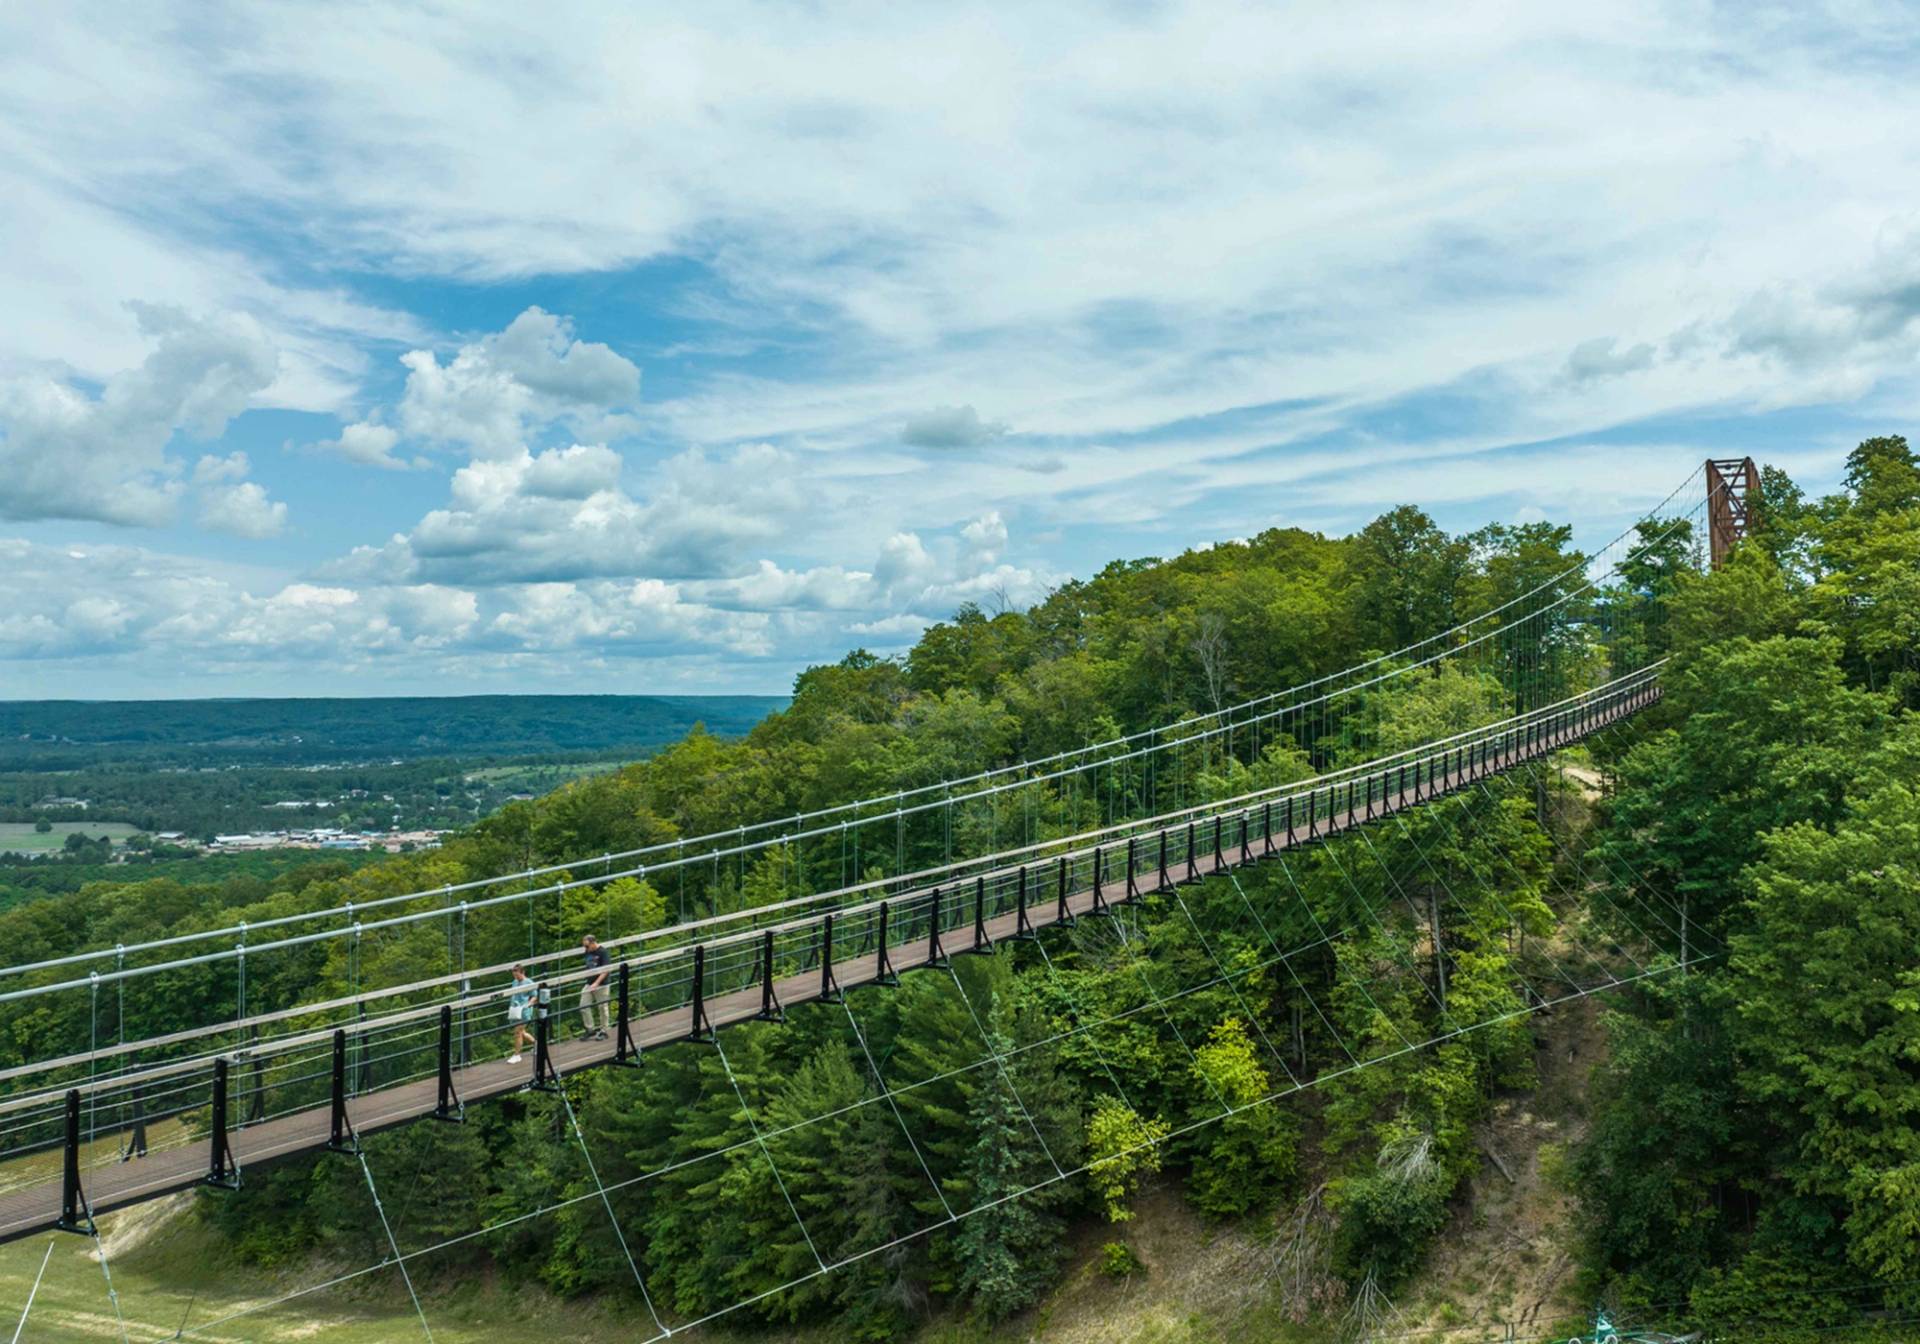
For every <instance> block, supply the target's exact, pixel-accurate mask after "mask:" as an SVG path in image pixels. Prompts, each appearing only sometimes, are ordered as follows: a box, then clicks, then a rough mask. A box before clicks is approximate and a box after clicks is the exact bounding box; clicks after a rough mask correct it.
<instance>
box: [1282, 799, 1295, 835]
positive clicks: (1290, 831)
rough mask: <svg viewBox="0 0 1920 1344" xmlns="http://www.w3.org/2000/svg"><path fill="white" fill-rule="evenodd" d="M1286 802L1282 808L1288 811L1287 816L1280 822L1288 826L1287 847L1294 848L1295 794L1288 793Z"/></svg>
mask: <svg viewBox="0 0 1920 1344" xmlns="http://www.w3.org/2000/svg"><path fill="white" fill-rule="evenodd" d="M1285 802H1286V806H1285V807H1284V808H1282V809H1281V810H1282V811H1283V812H1285V813H1286V817H1285V820H1283V821H1282V822H1281V823H1280V824H1281V825H1282V826H1284V827H1286V831H1287V848H1288V849H1292V848H1293V795H1292V794H1288V795H1287V796H1286V799H1285Z"/></svg>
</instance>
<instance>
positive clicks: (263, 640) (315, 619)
mask: <svg viewBox="0 0 1920 1344" xmlns="http://www.w3.org/2000/svg"><path fill="white" fill-rule="evenodd" d="M0 564H4V565H5V566H6V568H7V572H8V573H9V575H11V576H13V577H14V578H15V579H16V581H17V583H18V585H19V587H20V589H21V592H20V594H19V598H18V600H16V601H14V602H12V603H11V604H10V605H9V607H8V608H7V610H6V611H5V612H0V658H11V659H48V658H66V659H72V658H86V657H95V658H98V657H110V656H115V655H127V656H130V655H135V654H137V655H139V656H140V657H142V658H146V659H152V658H154V657H156V656H161V657H165V656H172V655H178V656H181V657H186V658H191V659H192V660H193V661H194V663H195V665H196V666H198V665H205V664H208V663H213V664H227V663H247V664H252V663H266V664H272V663H276V662H284V661H287V660H294V659H302V658H310V657H313V656H316V655H324V656H326V657H327V658H328V660H329V664H330V665H331V666H337V667H340V668H342V669H343V670H344V669H347V668H351V667H354V666H368V665H373V664H378V663H380V662H381V661H383V660H390V659H395V658H401V659H405V658H409V657H418V656H423V655H434V656H446V657H456V656H481V655H499V656H511V657H525V656H534V655H541V654H550V653H554V652H562V651H569V650H578V649H592V650H594V651H596V652H598V653H603V654H609V655H616V656H627V657H645V656H657V655H661V654H667V653H671V652H672V651H674V650H675V649H683V650H684V649H687V648H711V649H715V650H722V651H725V652H728V653H730V654H735V655H739V656H743V657H758V656H763V655H764V654H765V653H766V652H767V651H768V650H769V647H770V645H769V636H768V631H769V621H768V618H767V617H766V616H765V615H764V614H762V613H757V612H742V611H724V610H720V609H717V608H713V607H710V606H707V605H704V604H702V603H699V602H695V601H691V600H689V599H688V598H687V597H686V596H685V595H684V594H683V593H682V591H681V590H680V588H679V587H678V586H677V585H674V584H670V583H663V582H659V581H654V580H639V581H632V582H607V581H596V582H585V583H542V584H525V585H516V586H512V587H505V588H499V589H492V590H487V591H483V592H474V591H469V590H463V589H459V588H453V587H448V586H446V585H440V584H391V585H387V584H383V585H370V586H360V587H356V586H353V585H348V584H342V583H332V582H312V581H309V582H293V583H287V584H283V585H281V586H278V587H275V588H272V589H271V590H270V591H265V592H260V593H255V592H251V591H248V590H247V589H246V588H244V587H242V586H240V585H237V584H235V583H233V582H230V581H227V580H224V579H221V578H218V577H214V576H211V575H209V574H208V573H207V567H206V566H205V565H204V564H202V563H199V562H197V561H194V560H191V559H188V558H184V557H178V556H170V555H165V554H161V553H157V552H153V551H149V550H144V549H140V548H135V547H124V546H118V547H78V546H75V547H50V546H41V545H37V544H34V543H29V542H26V541H21V540H0ZM109 593H110V594H112V595H111V596H108V595H107V594H109Z"/></svg>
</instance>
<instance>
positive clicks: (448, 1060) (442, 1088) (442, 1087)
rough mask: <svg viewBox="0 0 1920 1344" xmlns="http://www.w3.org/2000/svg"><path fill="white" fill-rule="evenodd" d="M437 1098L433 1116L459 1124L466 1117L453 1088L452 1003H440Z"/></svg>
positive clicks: (457, 1094) (464, 1109)
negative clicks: (438, 1093)
mask: <svg viewBox="0 0 1920 1344" xmlns="http://www.w3.org/2000/svg"><path fill="white" fill-rule="evenodd" d="M439 1075H440V1080H439V1092H440V1095H439V1100H438V1101H436V1102H435V1104H434V1107H433V1118H434V1119H435V1120H445V1121H448V1122H449V1123H452V1124H459V1123H460V1122H461V1121H463V1120H465V1119H466V1118H467V1111H466V1107H464V1106H462V1105H461V1104H460V1095H459V1093H457V1092H455V1091H454V1090H453V1005H452V1004H450V1003H443V1004H441V1005H440V1068H439Z"/></svg>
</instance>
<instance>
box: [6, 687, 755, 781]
mask: <svg viewBox="0 0 1920 1344" xmlns="http://www.w3.org/2000/svg"><path fill="white" fill-rule="evenodd" d="M786 703H787V697H785V696H768V695H472V696H448V697H434V696H406V697H394V698H390V699H387V698H374V699H337V700H334V699H288V700H269V699H258V700H254V699H248V700H13V701H0V769H8V768H11V769H22V768H26V769H33V768H41V769H44V768H47V767H48V766H50V765H54V764H56V763H58V762H63V761H88V762H97V761H101V760H107V759H115V760H124V759H141V760H149V761H152V762H155V763H160V762H163V761H168V760H175V759H185V758H189V757H190V758H193V759H195V760H197V761H200V762H202V763H212V761H213V760H220V761H228V762H231V763H234V764H243V763H244V764H255V765H258V764H268V763H285V764H302V763H306V762H319V761H337V760H341V759H343V758H376V757H377V758H383V759H392V758H395V757H398V758H403V759H418V758H421V757H434V756H480V755H486V756H494V755H502V756H528V755H539V754H545V753H554V752H600V751H612V750H619V749H646V748H652V747H658V746H663V745H665V744H666V743H668V742H672V741H675V740H677V739H678V738H680V737H682V736H684V735H685V734H686V732H687V730H688V729H689V728H691V727H693V725H694V724H696V723H704V724H705V725H706V727H707V730H708V731H709V732H713V733H717V734H722V735H735V734H740V733H744V732H746V731H747V730H748V729H749V728H751V727H753V725H754V724H756V723H758V722H759V721H760V720H761V719H763V718H765V717H766V716H767V715H768V714H770V713H772V712H774V711H775V710H777V709H780V708H782V707H784V706H785V705H786Z"/></svg>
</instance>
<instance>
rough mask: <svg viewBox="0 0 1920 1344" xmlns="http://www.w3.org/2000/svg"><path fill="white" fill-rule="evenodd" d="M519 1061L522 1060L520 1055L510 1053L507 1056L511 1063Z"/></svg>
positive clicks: (508, 1061)
mask: <svg viewBox="0 0 1920 1344" xmlns="http://www.w3.org/2000/svg"><path fill="white" fill-rule="evenodd" d="M519 1062H520V1056H518V1055H509V1056H508V1057H507V1063H509V1064H518V1063H519Z"/></svg>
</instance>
